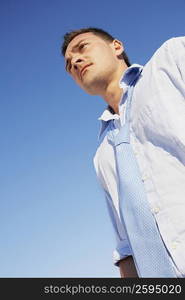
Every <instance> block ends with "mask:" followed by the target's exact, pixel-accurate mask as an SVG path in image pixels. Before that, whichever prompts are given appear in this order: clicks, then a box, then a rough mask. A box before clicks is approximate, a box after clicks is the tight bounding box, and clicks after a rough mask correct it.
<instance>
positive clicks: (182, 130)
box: [94, 37, 185, 277]
mask: <svg viewBox="0 0 185 300" xmlns="http://www.w3.org/2000/svg"><path fill="white" fill-rule="evenodd" d="M134 67H135V66H134V65H132V66H131V67H129V68H128V69H127V70H126V71H125V73H124V75H123V77H122V79H121V80H120V87H122V88H123V90H124V92H125V91H126V90H127V88H128V86H129V82H130V80H131V79H132V69H133V68H134ZM123 99H124V97H123ZM123 99H122V100H121V101H120V104H119V115H118V114H113V113H112V111H111V110H110V109H108V108H107V109H106V110H105V111H104V112H103V114H102V116H101V117H100V119H101V122H102V127H101V132H100V145H99V147H98V149H97V151H96V154H95V157H94V165H95V169H96V173H97V176H98V178H99V180H100V183H101V186H102V187H103V190H104V192H105V196H106V200H107V205H108V210H109V214H110V217H111V220H112V224H113V227H114V230H115V234H116V240H117V245H116V248H115V251H114V253H113V259H114V263H115V265H117V263H118V261H119V260H120V259H123V258H125V257H127V256H128V255H131V254H132V253H131V251H130V247H129V244H128V241H127V239H126V234H125V230H124V226H123V224H122V223H121V219H120V211H119V210H120V205H119V192H118V186H117V174H116V166H115V157H114V151H113V147H112V145H111V144H110V143H109V142H108V140H107V136H106V131H107V130H108V126H107V125H108V124H109V122H113V123H114V126H115V128H116V129H117V130H118V131H119V129H120V127H121V126H122V120H123V122H124V112H125V103H124V101H123ZM131 145H132V147H133V150H134V153H135V156H136V159H137V161H138V164H139V167H140V171H141V174H142V180H143V182H144V185H145V190H146V193H147V199H148V202H149V205H150V208H151V211H152V213H153V215H154V217H155V220H156V222H157V224H158V228H159V231H160V234H161V236H162V239H163V241H164V243H165V245H166V247H167V249H168V251H169V254H170V257H171V259H172V263H173V264H174V267H175V269H176V272H177V275H178V277H184V276H185V37H178V38H172V39H170V40H168V41H166V42H165V43H164V44H163V45H162V46H161V47H160V48H159V49H158V50H157V51H156V52H155V54H154V55H153V57H152V58H151V59H150V61H149V62H148V63H147V64H146V65H145V66H144V68H143V72H142V76H141V79H140V80H139V82H138V83H137V84H136V86H135V89H134V93H133V100H132V109H131Z"/></svg>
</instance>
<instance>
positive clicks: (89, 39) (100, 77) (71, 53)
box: [65, 32, 123, 95]
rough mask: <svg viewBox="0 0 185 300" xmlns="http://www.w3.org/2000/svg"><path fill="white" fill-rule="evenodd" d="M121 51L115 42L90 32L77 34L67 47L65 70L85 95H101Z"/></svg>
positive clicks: (116, 64)
mask: <svg viewBox="0 0 185 300" xmlns="http://www.w3.org/2000/svg"><path fill="white" fill-rule="evenodd" d="M116 42H117V43H118V44H119V45H118V44H117V45H116ZM116 46H120V47H116ZM117 48H120V49H117ZM122 51H123V47H122V44H121V42H119V41H117V40H114V41H113V42H112V43H110V42H108V41H105V40H103V39H102V38H101V37H99V36H97V35H94V34H93V33H91V32H87V33H82V34H79V35H78V36H76V37H75V38H74V39H73V40H72V41H71V42H70V43H69V45H68V47H67V50H66V53H65V60H66V70H67V72H69V74H70V75H71V76H72V77H73V79H74V80H75V81H76V83H77V84H78V85H79V86H80V87H81V88H82V89H84V90H85V91H86V92H87V93H89V94H91V95H96V94H101V89H104V88H106V86H107V85H108V84H109V82H110V81H111V80H112V77H113V76H114V73H115V72H116V69H117V66H118V58H117V56H118V55H120V54H121V53H122Z"/></svg>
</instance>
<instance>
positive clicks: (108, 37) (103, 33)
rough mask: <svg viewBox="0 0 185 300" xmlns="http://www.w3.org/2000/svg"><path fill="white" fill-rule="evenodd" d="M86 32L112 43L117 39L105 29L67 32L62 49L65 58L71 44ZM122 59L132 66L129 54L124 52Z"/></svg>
mask: <svg viewBox="0 0 185 300" xmlns="http://www.w3.org/2000/svg"><path fill="white" fill-rule="evenodd" d="M86 32H92V33H93V34H95V35H97V36H99V37H101V38H102V39H104V40H105V41H108V42H112V41H113V40H114V39H115V38H114V37H113V36H112V35H110V34H109V33H108V32H106V31H104V30H103V29H100V28H95V27H87V28H81V29H78V30H73V31H70V32H67V33H66V34H65V35H64V41H63V44H62V47H61V53H62V55H63V56H65V53H66V49H67V47H68V45H69V43H70V42H71V41H72V40H73V39H74V38H75V37H76V36H77V35H79V34H82V33H86ZM120 57H121V58H122V59H124V61H125V63H126V64H127V66H128V67H129V66H130V65H131V63H130V61H129V58H128V56H127V54H126V52H125V51H123V52H122V54H121V55H120Z"/></svg>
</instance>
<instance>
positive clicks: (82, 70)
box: [80, 64, 92, 77]
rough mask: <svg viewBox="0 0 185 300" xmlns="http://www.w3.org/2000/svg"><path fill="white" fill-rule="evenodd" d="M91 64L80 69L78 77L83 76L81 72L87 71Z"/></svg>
mask: <svg viewBox="0 0 185 300" xmlns="http://www.w3.org/2000/svg"><path fill="white" fill-rule="evenodd" d="M91 65H92V64H88V65H85V66H84V67H83V68H82V69H81V71H80V76H81V77H82V75H83V72H84V71H85V70H86V69H87V67H89V66H91Z"/></svg>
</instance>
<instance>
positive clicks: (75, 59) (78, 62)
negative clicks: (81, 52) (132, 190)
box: [72, 57, 83, 70]
mask: <svg viewBox="0 0 185 300" xmlns="http://www.w3.org/2000/svg"><path fill="white" fill-rule="evenodd" d="M82 63H83V59H82V58H79V57H76V58H74V59H73V61H72V65H73V66H74V69H75V70H78V66H79V65H81V64H82Z"/></svg>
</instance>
